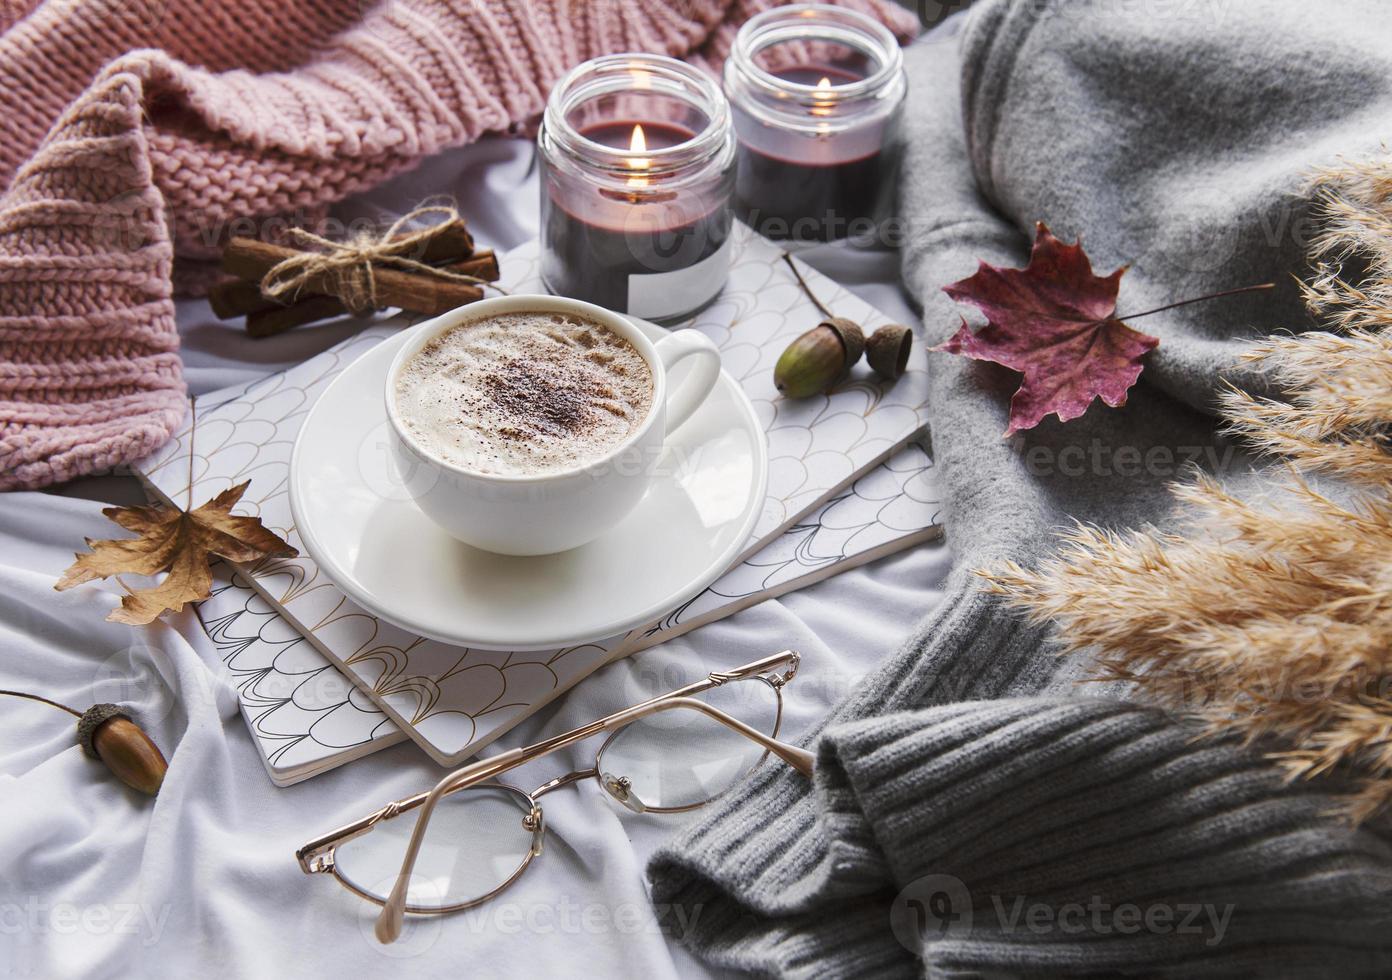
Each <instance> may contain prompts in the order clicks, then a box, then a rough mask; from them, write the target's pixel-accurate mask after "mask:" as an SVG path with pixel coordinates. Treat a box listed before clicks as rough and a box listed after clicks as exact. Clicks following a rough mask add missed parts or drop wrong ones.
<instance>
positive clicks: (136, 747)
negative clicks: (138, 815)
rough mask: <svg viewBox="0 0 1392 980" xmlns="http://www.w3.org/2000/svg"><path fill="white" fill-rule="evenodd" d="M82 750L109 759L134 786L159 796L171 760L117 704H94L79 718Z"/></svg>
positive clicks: (118, 774)
mask: <svg viewBox="0 0 1392 980" xmlns="http://www.w3.org/2000/svg"><path fill="white" fill-rule="evenodd" d="M77 740H78V741H79V742H80V743H82V751H83V752H85V753H87V755H88V756H90V757H91V758H93V759H100V760H101V761H102V762H104V763H106V768H108V769H110V770H111V771H112V772H113V773H115V775H116V778H117V779H119V780H120V781H121V782H123V783H125V784H126V785H127V786H129V787H130V788H131V789H134V790H139V791H140V792H141V793H144V794H145V795H146V796H155V795H156V794H158V793H159V789H160V786H161V785H162V784H163V783H164V774H165V772H167V771H168V769H169V763H167V762H165V761H164V754H163V753H162V752H160V750H159V747H158V746H156V745H155V743H154V742H152V741H150V736H148V735H146V734H145V732H144V730H143V729H142V728H141V727H140V726H139V725H137V724H136V723H135V722H133V721H131V718H130V715H128V714H126V713H125V712H124V711H122V710H121V708H120V706H119V705H115V704H106V703H103V704H94V705H92V706H91V707H90V708H88V709H87V710H86V712H84V713H83V715H82V717H81V718H79V719H78V722H77Z"/></svg>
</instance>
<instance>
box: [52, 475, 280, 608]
mask: <svg viewBox="0 0 1392 980" xmlns="http://www.w3.org/2000/svg"><path fill="white" fill-rule="evenodd" d="M250 482H251V481H249V480H248V481H246V482H245V483H239V484H238V485H237V486H235V487H232V488H230V489H228V490H224V491H223V492H222V493H220V494H218V495H217V496H216V497H214V498H213V499H212V500H210V501H208V502H207V503H206V504H204V505H203V506H202V507H199V508H198V509H197V510H189V511H185V510H180V509H179V508H177V507H170V506H168V505H166V504H156V505H154V506H153V507H107V508H106V509H104V510H103V511H102V513H103V514H105V515H106V516H107V517H108V518H110V519H111V520H113V521H115V522H116V523H117V524H119V525H121V526H122V527H123V528H125V529H126V530H127V531H134V532H135V533H136V534H137V535H138V537H134V538H123V539H121V540H119V541H93V540H92V539H91V538H88V539H87V547H89V548H91V549H92V550H91V551H89V552H87V553H86V554H85V555H75V556H74V557H75V558H76V559H77V560H76V561H74V562H73V563H72V565H71V566H70V567H69V568H68V570H67V571H66V572H64V573H63V577H62V578H60V579H59V580H58V583H57V584H56V585H54V586H53V587H54V588H55V589H57V590H58V591H60V592H61V591H63V590H64V589H70V588H72V587H73V586H74V585H81V584H82V583H84V582H90V581H92V580H93V579H99V578H108V577H110V576H112V575H120V574H122V573H125V574H128V575H158V574H159V573H160V572H168V573H169V574H168V575H166V576H165V577H164V580H163V581H162V582H160V583H159V584H158V585H155V586H152V587H151V588H148V589H135V590H133V591H131V592H130V593H129V594H127V595H125V596H123V597H122V599H121V608H120V609H113V610H112V611H111V615H110V616H107V617H106V618H107V620H108V621H109V622H113V623H129V624H130V625H132V626H143V625H144V624H146V623H150V622H153V621H154V620H155V619H156V618H158V617H159V616H160V614H161V613H163V612H164V611H165V610H173V611H174V612H178V611H179V610H180V609H182V608H184V603H186V602H197V601H199V600H200V599H206V598H208V596H209V594H210V591H211V589H212V584H213V573H212V571H211V569H210V568H209V567H208V566H209V562H210V561H211V557H212V556H213V555H218V556H220V557H222V558H226V559H227V560H228V561H236V562H247V561H256V560H257V559H260V558H269V557H271V556H279V555H284V556H287V557H292V556H294V555H296V554H298V552H296V551H295V549H294V548H292V547H290V545H289V544H288V543H286V541H285V540H284V539H283V538H281V537H279V536H278V535H275V534H272V533H271V532H270V531H268V530H267V529H266V528H265V526H263V525H262V523H261V521H260V519H259V518H256V517H240V516H237V515H235V514H233V513H232V508H233V507H235V506H236V505H237V501H239V500H241V499H242V494H243V493H245V492H246V488H247V485H248V483H250Z"/></svg>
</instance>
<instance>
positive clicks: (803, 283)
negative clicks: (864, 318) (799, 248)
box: [783, 252, 836, 320]
mask: <svg viewBox="0 0 1392 980" xmlns="http://www.w3.org/2000/svg"><path fill="white" fill-rule="evenodd" d="M783 261H784V262H786V263H788V268H789V269H792V270H793V275H794V276H795V277H796V278H797V281H798V285H799V286H801V287H802V291H803V292H804V293H806V294H807V298H808V299H810V300H811V301H812V305H813V306H815V307H816V308H817V309H818V310H819V311H820V312H821V314H822V316H824V317H826V318H827V319H828V320H831V319H834V318H835V316H836V314H834V313H832V312H831V310H829V309H827V308H826V307H825V306H823V305H822V301H821V300H819V299H818V298H817V294H816V293H814V292H812V287H811V286H809V285H807V280H806V279H804V278H802V273H801V272H799V271H798V267H797V265H796V264H794V262H793V257H792V255H790V254H789V253H787V252H784V253H783Z"/></svg>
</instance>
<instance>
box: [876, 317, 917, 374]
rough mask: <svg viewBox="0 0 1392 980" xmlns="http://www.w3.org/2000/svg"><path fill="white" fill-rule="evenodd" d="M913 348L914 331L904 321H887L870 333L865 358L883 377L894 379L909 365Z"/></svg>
mask: <svg viewBox="0 0 1392 980" xmlns="http://www.w3.org/2000/svg"><path fill="white" fill-rule="evenodd" d="M912 349H913V333H912V332H910V330H909V328H908V327H906V326H904V325H903V324H902V323H887V324H885V325H884V326H883V327H880V329H878V330H876V331H875V332H874V333H872V334H871V335H870V341H869V343H867V344H866V345H865V359H866V360H867V361H869V362H870V367H871V368H873V369H874V371H875V373H876V374H878V375H879V376H880V377H882V378H888V379H889V380H890V381H893V380H894V379H895V378H898V377H899V376H900V375H902V374H903V373H904V369H905V368H906V367H908V365H909V351H910V350H912Z"/></svg>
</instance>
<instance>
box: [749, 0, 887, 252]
mask: <svg viewBox="0 0 1392 980" xmlns="http://www.w3.org/2000/svg"><path fill="white" fill-rule="evenodd" d="M907 89H908V84H907V82H906V80H905V76H904V67H903V56H902V54H901V53H900V51H899V44H898V42H897V41H896V40H895V38H894V35H893V34H891V33H890V32H889V30H888V29H886V28H885V27H884V26H883V25H881V24H880V23H878V22H876V21H874V20H872V19H870V18H869V17H866V16H865V15H863V14H859V13H857V12H855V11H852V10H846V9H843V8H839V7H831V6H827V5H823V4H803V5H799V6H792V7H778V8H775V9H773V10H769V11H766V12H765V13H762V14H760V15H758V16H757V17H753V18H751V19H750V20H749V21H748V22H747V23H746V24H745V25H744V27H742V28H741V29H740V32H739V35H738V36H737V37H736V40H735V46H734V49H733V50H732V51H731V53H730V57H729V58H728V59H727V60H726V62H725V93H726V95H727V96H728V98H729V100H730V107H731V114H732V116H733V118H734V126H735V134H736V136H737V138H738V140H739V164H738V176H737V179H736V185H735V205H736V210H737V212H738V214H739V216H740V217H741V218H742V219H743V220H744V221H745V222H746V223H748V224H749V225H751V226H752V227H753V228H754V230H756V231H758V232H759V233H761V234H763V235H766V236H767V237H769V238H779V239H796V240H811V241H829V240H832V239H837V238H845V237H847V236H848V235H854V236H860V235H864V234H869V233H871V232H873V230H874V229H875V227H876V224H877V222H878V221H879V220H880V219H882V218H883V217H884V216H885V214H886V213H887V210H888V207H889V205H890V202H891V201H892V199H893V192H894V181H895V179H896V173H897V169H898V165H897V164H898V154H897V152H896V149H895V139H894V137H895V133H896V131H897V127H898V124H899V117H900V115H901V113H902V110H903V104H904V97H905V94H906V92H907Z"/></svg>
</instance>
